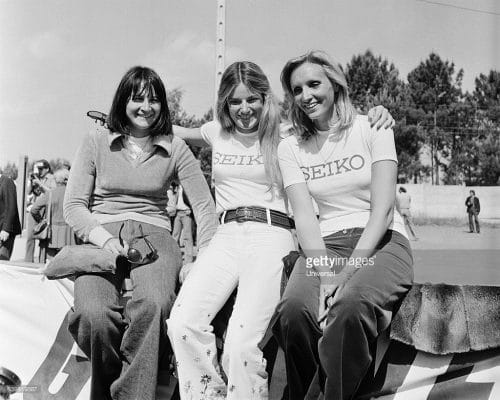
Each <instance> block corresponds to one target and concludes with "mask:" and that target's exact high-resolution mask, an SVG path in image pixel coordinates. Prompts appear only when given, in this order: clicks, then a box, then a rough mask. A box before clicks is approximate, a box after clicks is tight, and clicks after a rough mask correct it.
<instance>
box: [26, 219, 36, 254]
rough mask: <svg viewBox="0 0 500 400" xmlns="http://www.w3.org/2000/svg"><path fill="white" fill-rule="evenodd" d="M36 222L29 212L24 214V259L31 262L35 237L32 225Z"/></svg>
mask: <svg viewBox="0 0 500 400" xmlns="http://www.w3.org/2000/svg"><path fill="white" fill-rule="evenodd" d="M35 224H36V222H35V220H34V218H33V216H32V215H31V213H27V214H26V253H25V255H24V261H26V262H33V261H34V259H35V258H34V256H35V238H33V227H34V226H35Z"/></svg>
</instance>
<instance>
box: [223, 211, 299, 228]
mask: <svg viewBox="0 0 500 400" xmlns="http://www.w3.org/2000/svg"><path fill="white" fill-rule="evenodd" d="M231 221H236V222H246V221H255V222H263V223H270V224H271V225H275V226H279V227H281V228H285V229H293V228H295V223H294V221H293V219H292V218H290V217H288V215H286V214H285V213H282V212H280V211H276V210H270V209H269V210H268V209H266V208H262V207H238V208H235V209H234V210H227V211H225V212H223V213H222V216H221V220H220V222H221V223H223V224H224V223H227V222H231Z"/></svg>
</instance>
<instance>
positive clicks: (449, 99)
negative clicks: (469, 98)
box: [408, 53, 463, 184]
mask: <svg viewBox="0 0 500 400" xmlns="http://www.w3.org/2000/svg"><path fill="white" fill-rule="evenodd" d="M462 78H463V70H462V69H460V70H458V71H455V64H454V63H453V62H449V61H443V60H442V59H441V58H440V57H439V55H437V54H436V53H431V54H430V55H429V57H428V59H427V60H425V61H423V62H421V63H420V65H419V66H417V68H415V69H414V70H412V71H411V72H410V73H409V74H408V86H409V89H410V94H411V97H412V99H413V102H414V104H415V107H416V108H417V109H420V110H422V111H423V112H424V113H425V118H424V120H423V121H422V122H423V124H422V125H423V126H424V127H425V128H426V129H425V135H426V143H427V145H428V146H429V147H430V153H431V163H432V165H433V170H432V171H431V176H432V181H433V183H436V184H439V169H440V167H441V166H442V165H445V164H444V163H443V160H442V159H441V157H442V156H444V157H445V158H446V156H449V155H450V153H451V151H452V136H451V135H449V134H448V133H447V131H446V127H450V126H454V125H455V124H454V123H455V122H456V121H455V119H454V117H455V116H454V114H453V113H452V112H450V107H451V106H452V104H455V103H460V102H461V101H462V99H463V94H462V89H461V85H462Z"/></svg>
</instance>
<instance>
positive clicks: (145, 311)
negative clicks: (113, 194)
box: [69, 220, 182, 400]
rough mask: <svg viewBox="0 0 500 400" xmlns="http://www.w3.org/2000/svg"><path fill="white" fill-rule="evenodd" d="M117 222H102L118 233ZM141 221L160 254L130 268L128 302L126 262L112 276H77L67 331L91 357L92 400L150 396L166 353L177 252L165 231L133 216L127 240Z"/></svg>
mask: <svg viewBox="0 0 500 400" xmlns="http://www.w3.org/2000/svg"><path fill="white" fill-rule="evenodd" d="M121 225H122V222H115V223H110V224H105V225H103V226H104V227H105V228H106V229H107V230H108V231H109V232H111V233H112V234H113V235H115V236H118V230H119V229H120V226H121ZM139 225H142V228H143V231H144V234H145V235H146V236H147V238H148V239H149V240H150V241H151V243H152V244H153V246H154V247H155V248H156V249H157V250H158V255H159V257H158V259H157V260H156V261H154V262H153V263H151V264H147V265H143V266H139V267H137V268H134V269H132V271H131V272H130V278H131V280H132V284H133V292H132V298H131V299H130V300H129V301H128V302H127V304H126V306H123V305H122V304H123V302H122V301H120V300H121V288H122V284H123V280H124V278H125V276H126V274H127V271H126V268H125V267H126V266H127V265H128V262H125V264H127V265H124V266H119V267H118V268H117V273H116V274H88V275H82V276H79V277H78V278H77V279H76V280H75V287H74V291H75V299H74V311H73V312H72V314H71V316H70V320H69V331H70V332H71V334H72V336H73V338H74V339H75V341H76V342H77V343H78V345H79V346H80V348H81V349H82V350H83V351H84V353H85V354H86V355H87V356H88V357H89V358H90V361H91V368H92V371H91V372H92V380H91V399H95V400H102V399H141V400H142V399H144V400H149V399H154V398H155V391H156V385H157V376H158V367H159V363H160V360H162V358H164V357H165V356H166V355H168V354H166V353H168V352H169V351H170V347H169V342H168V337H167V329H166V325H165V321H166V319H167V318H168V316H169V314H170V309H171V308H172V304H173V303H174V300H175V293H174V291H175V287H176V283H177V277H178V273H179V270H180V268H181V266H182V259H181V253H180V250H179V247H178V246H177V244H176V243H175V241H174V240H173V239H172V237H171V236H170V233H169V232H168V231H167V230H165V229H163V228H159V227H157V226H154V225H149V224H145V223H139V222H136V221H133V220H127V221H125V227H124V230H123V232H122V237H123V238H124V240H125V241H127V242H129V243H130V242H131V241H133V240H134V238H137V236H139V235H140V233H139V231H138V226H139ZM139 250H140V251H141V253H143V252H144V255H145V253H146V252H147V251H148V250H147V249H146V247H140V248H139Z"/></svg>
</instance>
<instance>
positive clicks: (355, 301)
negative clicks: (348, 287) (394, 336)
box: [324, 290, 377, 335]
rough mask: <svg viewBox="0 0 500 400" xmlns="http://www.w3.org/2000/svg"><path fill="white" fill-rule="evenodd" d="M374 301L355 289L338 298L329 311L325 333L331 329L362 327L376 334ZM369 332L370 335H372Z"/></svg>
mask: <svg viewBox="0 0 500 400" xmlns="http://www.w3.org/2000/svg"><path fill="white" fill-rule="evenodd" d="M375 308H376V306H375V304H374V303H373V302H371V301H370V300H368V299H366V298H365V297H364V296H362V294H361V293H359V292H356V291H354V290H352V291H349V292H347V293H345V294H342V296H341V297H340V298H339V299H337V300H336V302H335V303H334V304H333V306H332V308H331V309H330V312H329V313H328V324H327V327H326V328H325V331H324V333H325V335H327V332H328V331H330V330H338V329H344V328H348V327H353V328H354V327H360V328H362V329H363V330H364V331H366V332H367V333H369V332H371V334H373V335H376V329H377V313H376V310H375ZM371 334H369V335H371Z"/></svg>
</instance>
